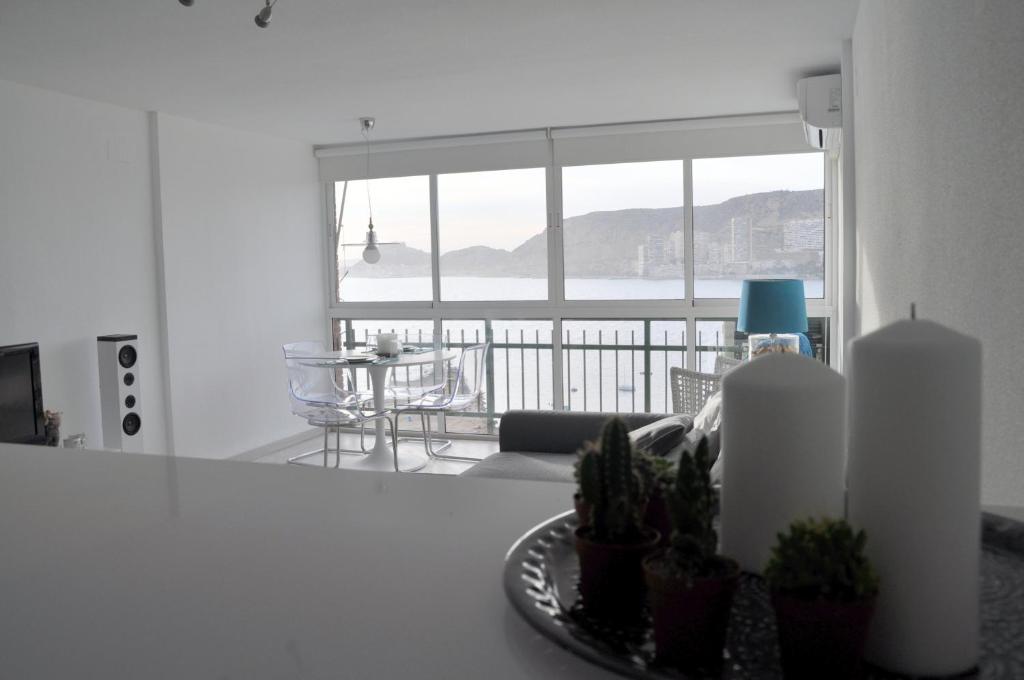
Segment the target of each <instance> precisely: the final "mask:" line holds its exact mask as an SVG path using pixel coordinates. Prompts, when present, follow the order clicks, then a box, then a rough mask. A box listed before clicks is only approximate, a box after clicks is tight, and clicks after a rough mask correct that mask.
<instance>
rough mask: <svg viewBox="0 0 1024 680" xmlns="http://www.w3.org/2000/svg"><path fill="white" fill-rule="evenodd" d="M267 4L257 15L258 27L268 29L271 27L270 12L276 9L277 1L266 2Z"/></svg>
mask: <svg viewBox="0 0 1024 680" xmlns="http://www.w3.org/2000/svg"><path fill="white" fill-rule="evenodd" d="M266 3H267V4H266V5H265V6H264V7H263V9H261V10H260V11H259V12H257V13H256V25H257V26H259V27H260V28H266V27H267V26H269V25H270V11H271V10H272V9H273V8H274V5H275V4H276V3H277V0H273V1H272V0H266Z"/></svg>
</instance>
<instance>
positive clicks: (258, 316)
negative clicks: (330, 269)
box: [156, 114, 327, 457]
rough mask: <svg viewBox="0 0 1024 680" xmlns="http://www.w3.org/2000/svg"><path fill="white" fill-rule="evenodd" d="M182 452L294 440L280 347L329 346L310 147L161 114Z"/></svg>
mask: <svg viewBox="0 0 1024 680" xmlns="http://www.w3.org/2000/svg"><path fill="white" fill-rule="evenodd" d="M156 124H157V140H158V146H159V151H158V155H159V161H158V163H159V165H158V167H159V175H160V196H159V201H160V205H161V213H162V234H163V252H164V271H165V286H166V289H165V292H166V304H167V326H168V348H169V359H170V375H171V380H170V385H171V405H172V418H173V427H174V448H175V451H176V453H177V454H178V455H184V456H215V457H225V456H228V455H231V454H235V453H239V452H242V451H245V450H248V449H252V448H256V447H259V446H262V445H265V444H268V443H270V442H273V441H276V440H279V439H282V438H284V437H287V436H289V435H292V434H295V433H298V432H300V431H303V430H305V429H308V426H307V425H306V424H305V423H304V422H303V421H301V420H299V419H298V418H296V417H295V416H293V415H291V414H290V412H289V407H288V398H287V383H286V379H285V372H284V362H283V359H282V356H281V345H282V344H283V343H285V342H289V341H294V340H302V339H321V338H323V339H325V338H326V337H327V329H326V325H325V320H324V309H325V308H326V301H325V290H324V283H323V282H324V274H323V266H324V265H323V244H322V241H321V239H322V233H323V229H322V228H321V224H322V210H321V207H320V206H321V197H320V185H319V181H318V178H317V167H316V162H315V160H314V158H313V156H312V151H311V149H310V147H309V146H308V145H305V144H301V143H297V142H290V141H282V140H279V139H275V138H270V137H265V136H261V135H254V134H250V133H242V132H237V131H234V130H230V129H227V128H223V127H218V126H213V125H207V124H204V123H198V122H194V121H190V120H184V119H181V118H176V117H172V116H166V115H163V114H160V115H158V116H157V117H156Z"/></svg>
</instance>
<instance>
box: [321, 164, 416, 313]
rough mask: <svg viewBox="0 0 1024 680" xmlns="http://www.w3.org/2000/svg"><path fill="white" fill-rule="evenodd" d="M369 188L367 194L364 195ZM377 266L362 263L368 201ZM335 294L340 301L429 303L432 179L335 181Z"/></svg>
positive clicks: (391, 178)
mask: <svg viewBox="0 0 1024 680" xmlns="http://www.w3.org/2000/svg"><path fill="white" fill-rule="evenodd" d="M367 184H369V185H370V186H369V190H370V193H369V194H367ZM371 200H372V205H373V221H374V227H375V230H376V231H377V234H378V237H379V238H380V240H381V241H383V242H385V243H384V244H382V245H380V246H379V248H380V254H381V258H380V261H379V262H376V263H374V264H370V263H368V262H365V261H364V260H363V250H364V248H365V244H366V232H367V226H368V224H369V222H370V201H371ZM334 227H335V232H334V235H335V240H334V243H335V244H337V250H336V251H335V257H336V271H337V282H336V287H335V296H336V297H337V299H338V300H339V301H344V302H388V301H416V300H430V299H431V298H432V294H431V283H430V280H431V278H430V177H428V176H427V175H421V176H418V177H389V178H385V179H374V180H371V181H370V182H369V183H368V182H367V181H366V180H352V181H348V182H335V184H334Z"/></svg>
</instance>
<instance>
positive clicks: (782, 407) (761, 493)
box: [721, 354, 846, 573]
mask: <svg viewBox="0 0 1024 680" xmlns="http://www.w3.org/2000/svg"><path fill="white" fill-rule="evenodd" d="M845 450H846V379H845V378H843V376H841V375H839V374H838V373H836V372H835V371H833V370H832V369H830V368H829V367H827V366H825V365H824V364H822V363H820V362H818V361H815V360H813V359H809V358H807V357H804V356H800V355H798V354H768V355H764V356H761V357H758V358H755V359H753V360H752V361H750V362H748V363H745V364H743V365H741V366H738V367H737V368H734V369H733V370H731V371H730V372H729V373H728V374H727V375H726V376H725V377H724V378H722V457H723V460H722V529H721V539H722V553H723V554H725V555H728V556H729V557H732V558H733V559H735V560H736V561H738V562H739V563H740V567H742V568H743V570H744V571H749V572H753V573H760V572H761V571H762V570H763V569H764V566H765V563H766V562H767V561H768V558H769V556H770V554H771V547H772V545H774V544H775V540H776V534H777V533H778V532H780V531H784V530H785V529H786V528H788V526H789V525H790V524H791V523H792V522H793V521H794V520H797V519H806V518H808V517H812V516H813V517H822V516H829V517H842V516H843V500H844V493H843V492H844V482H843V475H844V465H845Z"/></svg>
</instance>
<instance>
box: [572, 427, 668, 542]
mask: <svg viewBox="0 0 1024 680" xmlns="http://www.w3.org/2000/svg"><path fill="white" fill-rule="evenodd" d="M600 451H601V447H600V444H599V442H596V441H587V442H584V443H583V446H582V447H580V449H579V450H578V451H577V452H576V462H575V463H574V465H573V474H574V477H575V479H576V492H575V493H573V495H572V501H573V509H574V510H576V519H577V520H578V522H579V526H587V525H589V524H590V504H589V503H587V502H586V501H584V500H583V493H582V492H581V490H580V462H581V461H582V460H583V458H584V456H586V455H588V454H589V453H594V454H599V453H600ZM674 479H675V467H674V466H673V465H672V462H671V461H669V460H667V459H665V458H661V457H659V456H655V455H653V454H651V453H648V452H647V451H643V450H638V449H634V450H633V483H634V485H635V487H634V489H635V492H636V498H637V499H638V502H639V505H640V507H641V510H642V512H641V517H642V523H643V524H645V525H647V526H649V527H651V528H652V529H657V530H658V533H660V534H662V536H661V541H662V544H663V545H667V544H668V535H669V533H670V532H671V526H669V523H668V509H667V508H666V506H665V499H664V490H665V489H668V488H670V487H671V486H672V483H673V480H674Z"/></svg>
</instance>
